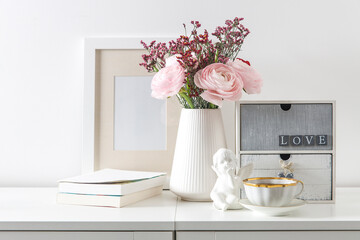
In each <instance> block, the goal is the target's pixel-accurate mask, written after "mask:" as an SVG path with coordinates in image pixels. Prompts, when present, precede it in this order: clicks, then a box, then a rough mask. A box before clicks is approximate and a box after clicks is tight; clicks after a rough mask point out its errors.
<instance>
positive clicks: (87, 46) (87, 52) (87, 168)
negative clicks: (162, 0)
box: [81, 37, 174, 174]
mask: <svg viewBox="0 0 360 240" xmlns="http://www.w3.org/2000/svg"><path fill="white" fill-rule="evenodd" d="M172 39H174V38H170V37H169V38H157V39H156V40H157V42H168V41H170V40H172ZM141 40H143V41H144V42H146V43H150V42H151V41H153V40H154V39H152V38H151V39H150V38H86V39H85V40H84V112H83V149H82V161H81V172H82V174H85V173H89V172H93V171H94V170H95V154H94V147H95V131H94V129H95V83H96V52H97V50H115V49H129V50H133V49H139V50H141V49H143V46H142V45H141V44H140V41H141Z"/></svg>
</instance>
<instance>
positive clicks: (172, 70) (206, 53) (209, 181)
mask: <svg viewBox="0 0 360 240" xmlns="http://www.w3.org/2000/svg"><path fill="white" fill-rule="evenodd" d="M242 20H243V19H242V18H235V19H234V20H227V21H226V22H225V24H226V26H224V27H217V28H216V30H215V32H214V33H213V34H212V35H213V36H215V38H216V39H217V40H216V42H213V41H212V40H210V39H209V33H208V31H206V30H204V33H203V34H198V29H199V28H200V26H201V25H200V23H199V22H197V21H192V22H191V24H192V30H191V32H190V35H189V36H187V33H186V26H185V25H184V28H185V35H182V36H180V37H179V38H178V39H176V40H173V41H170V42H169V43H168V44H166V43H156V42H155V41H152V42H151V43H150V44H149V45H147V44H146V43H144V42H141V43H142V44H143V46H144V48H145V49H146V50H148V54H144V55H143V56H142V57H143V60H144V62H143V63H140V65H141V66H144V67H145V68H146V69H147V70H148V71H149V72H156V74H155V75H154V77H153V79H152V82H151V89H152V93H151V95H152V96H153V97H155V98H158V99H166V98H168V97H171V96H174V95H176V96H177V98H178V99H179V101H180V103H181V104H182V105H183V107H184V108H183V109H182V111H181V117H180V122H179V128H178V135H177V140H176V146H175V152H174V159H173V165H172V169H173V170H172V172H171V178H170V190H171V191H172V192H173V193H175V194H176V195H178V196H180V197H181V198H182V199H185V200H190V201H210V200H211V199H210V192H211V190H212V188H213V186H214V184H215V181H216V178H217V177H216V174H215V173H214V172H213V170H212V169H211V165H212V158H213V155H214V153H215V152H216V151H217V150H218V149H219V148H226V139H225V131H224V125H223V121H222V115H221V112H220V109H218V108H219V107H220V106H222V103H223V100H231V101H237V100H239V99H240V98H241V96H242V91H243V90H244V91H245V92H247V93H248V94H252V93H260V90H261V86H262V79H261V77H260V75H259V74H258V73H257V72H256V70H255V69H254V68H253V67H251V66H250V63H249V62H248V61H245V60H243V59H240V58H237V55H238V53H239V52H240V49H241V46H242V44H243V42H244V39H245V37H246V36H247V35H248V34H249V30H248V29H247V28H245V27H244V26H243V25H241V24H240V22H241V21H242Z"/></svg>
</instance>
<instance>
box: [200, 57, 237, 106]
mask: <svg viewBox="0 0 360 240" xmlns="http://www.w3.org/2000/svg"><path fill="white" fill-rule="evenodd" d="M194 82H195V85H196V86H197V87H199V88H202V89H204V90H205V91H204V92H203V93H202V94H201V95H200V96H201V97H202V98H203V99H205V100H206V101H208V102H210V103H213V104H216V105H218V106H222V101H223V100H224V99H225V100H231V101H237V100H239V99H240V98H241V95H242V88H243V82H242V79H241V76H240V75H239V74H238V73H237V72H236V71H235V69H234V68H232V67H230V66H228V65H225V64H222V63H213V64H210V65H208V66H206V67H205V68H203V69H201V70H199V71H198V72H197V73H196V74H195V76H194Z"/></svg>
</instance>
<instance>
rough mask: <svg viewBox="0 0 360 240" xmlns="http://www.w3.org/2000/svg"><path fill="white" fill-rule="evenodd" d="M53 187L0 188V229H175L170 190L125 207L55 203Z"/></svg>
mask: <svg viewBox="0 0 360 240" xmlns="http://www.w3.org/2000/svg"><path fill="white" fill-rule="evenodd" d="M56 192H57V189H56V188H0V231H4V230H12V231H24V230H31V231H90V230H91V231H147V230H149V231H150V230H151V231H156V230H159V231H174V219H175V210H176V199H177V198H176V196H175V195H173V194H172V193H171V192H169V191H164V192H163V193H162V194H161V195H159V196H155V197H153V198H150V199H147V200H144V201H141V202H138V203H135V204H132V205H129V206H127V207H124V208H106V207H89V206H75V205H60V204H56Z"/></svg>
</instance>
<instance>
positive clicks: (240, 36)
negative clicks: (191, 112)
mask: <svg viewBox="0 0 360 240" xmlns="http://www.w3.org/2000/svg"><path fill="white" fill-rule="evenodd" d="M242 20H243V18H235V19H234V20H227V21H225V26H224V27H220V26H219V27H217V28H216V30H215V32H214V33H212V35H213V36H215V37H216V39H217V41H216V42H213V41H212V40H210V39H209V33H208V31H207V30H206V29H205V30H204V33H203V34H199V33H198V29H199V28H200V27H201V24H200V23H199V22H198V21H191V24H192V30H191V32H190V34H189V36H187V29H186V26H185V24H184V28H185V35H181V36H180V37H179V38H178V39H176V40H172V41H170V42H169V43H168V44H166V43H156V41H152V42H151V43H150V44H146V43H144V42H143V41H141V43H142V45H143V46H144V48H145V49H146V50H148V54H144V55H142V58H143V60H144V62H143V63H140V65H141V66H144V67H145V68H146V69H147V71H148V72H156V74H155V75H154V77H153V79H152V82H151V89H152V94H151V95H152V96H153V97H154V98H158V99H166V98H168V97H171V96H174V95H176V96H177V98H178V99H179V101H180V103H181V104H182V105H183V107H184V108H192V109H194V108H195V109H214V108H218V107H219V106H221V105H222V102H223V100H231V101H237V100H239V99H240V98H241V96H242V90H244V91H245V92H246V93H248V94H253V93H260V90H261V87H262V83H263V81H262V78H261V76H260V75H259V74H258V73H257V71H256V70H255V69H254V68H253V67H252V66H251V65H250V63H249V62H248V61H245V60H243V59H241V58H237V55H238V53H239V52H240V49H241V46H242V44H243V42H244V39H245V37H246V36H247V35H248V34H249V33H250V32H249V30H248V29H247V28H245V27H244V26H243V25H242V24H241V23H240V22H241V21H242Z"/></svg>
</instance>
